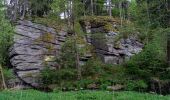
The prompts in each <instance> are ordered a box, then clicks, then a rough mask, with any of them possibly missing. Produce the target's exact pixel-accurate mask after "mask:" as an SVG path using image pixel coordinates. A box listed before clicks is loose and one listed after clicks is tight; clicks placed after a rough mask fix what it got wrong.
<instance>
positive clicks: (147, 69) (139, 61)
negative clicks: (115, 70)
mask: <svg viewBox="0 0 170 100" xmlns="http://www.w3.org/2000/svg"><path fill="white" fill-rule="evenodd" d="M153 32H154V33H155V34H153V39H152V40H151V42H150V43H148V44H147V45H146V46H145V47H144V50H143V51H142V52H141V53H139V54H138V55H135V56H134V57H132V58H131V59H130V61H128V62H127V63H126V64H125V67H126V73H127V74H128V75H127V76H128V77H129V78H130V80H131V81H132V82H129V83H128V86H127V88H129V89H130V90H131V89H132V90H133V89H135V88H141V87H142V88H144V87H146V85H147V83H149V81H150V79H151V78H152V77H159V78H161V77H162V76H163V77H164V76H165V75H164V74H165V72H166V69H167V65H166V49H165V48H166V41H164V40H166V32H164V31H162V29H156V30H155V31H153ZM135 80H136V81H135ZM138 80H142V81H138ZM134 84H135V87H134Z"/></svg>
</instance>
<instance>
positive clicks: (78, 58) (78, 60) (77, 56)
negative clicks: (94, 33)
mask: <svg viewBox="0 0 170 100" xmlns="http://www.w3.org/2000/svg"><path fill="white" fill-rule="evenodd" d="M72 5H73V6H74V1H73V2H72ZM71 14H72V17H71V18H72V26H73V32H74V47H75V58H76V68H77V79H78V80H80V79H81V76H82V75H81V66H80V57H79V51H78V47H77V33H76V32H75V23H74V21H75V13H74V9H72V13H71Z"/></svg>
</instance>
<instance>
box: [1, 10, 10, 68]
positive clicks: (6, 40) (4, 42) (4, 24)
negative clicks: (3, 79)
mask: <svg viewBox="0 0 170 100" xmlns="http://www.w3.org/2000/svg"><path fill="white" fill-rule="evenodd" d="M0 25H1V26H0V64H1V65H2V66H5V65H8V62H9V61H8V60H9V56H8V55H9V54H8V52H7V51H8V49H9V47H10V46H11V44H12V43H13V27H12V26H11V24H10V23H9V21H7V20H6V19H5V16H4V12H2V10H0Z"/></svg>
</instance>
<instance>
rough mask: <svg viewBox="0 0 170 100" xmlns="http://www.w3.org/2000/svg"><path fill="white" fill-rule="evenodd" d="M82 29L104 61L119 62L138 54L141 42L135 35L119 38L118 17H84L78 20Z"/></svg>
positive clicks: (141, 45)
mask: <svg viewBox="0 0 170 100" xmlns="http://www.w3.org/2000/svg"><path fill="white" fill-rule="evenodd" d="M80 24H81V25H82V28H83V30H84V31H85V32H86V33H87V34H86V39H87V41H88V43H90V44H92V45H93V46H94V48H95V51H96V53H97V55H98V56H99V57H100V58H101V59H102V60H103V62H105V63H109V64H121V63H122V62H124V61H125V60H128V59H129V58H130V57H131V56H133V55H135V54H138V53H139V52H140V51H141V50H142V48H143V46H144V45H143V44H142V43H140V42H139V39H138V38H137V37H135V36H129V37H127V38H121V39H119V40H118V41H116V38H117V37H118V35H119V34H121V33H119V30H118V28H119V27H120V22H119V20H118V19H113V18H109V17H95V18H93V17H90V18H88V17H86V18H84V19H82V20H80Z"/></svg>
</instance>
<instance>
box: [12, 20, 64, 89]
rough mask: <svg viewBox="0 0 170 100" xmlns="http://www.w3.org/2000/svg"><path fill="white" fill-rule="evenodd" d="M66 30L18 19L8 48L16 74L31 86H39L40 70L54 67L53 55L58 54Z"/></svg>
mask: <svg viewBox="0 0 170 100" xmlns="http://www.w3.org/2000/svg"><path fill="white" fill-rule="evenodd" d="M65 38H66V32H64V31H61V32H59V33H56V31H55V29H53V28H49V27H47V26H43V25H40V24H35V23H32V22H31V21H18V24H17V25H16V27H15V34H14V44H13V46H12V47H11V49H10V62H11V65H12V66H13V67H14V72H15V74H16V76H17V77H18V78H19V79H20V80H22V81H23V83H26V84H28V85H30V86H32V87H36V88H41V86H42V82H41V75H40V71H41V70H42V69H44V68H45V67H46V66H49V67H50V68H56V67H57V66H56V63H55V62H54V59H53V58H54V56H57V55H59V51H60V49H61V44H62V43H63V42H64V41H65Z"/></svg>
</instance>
